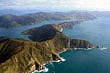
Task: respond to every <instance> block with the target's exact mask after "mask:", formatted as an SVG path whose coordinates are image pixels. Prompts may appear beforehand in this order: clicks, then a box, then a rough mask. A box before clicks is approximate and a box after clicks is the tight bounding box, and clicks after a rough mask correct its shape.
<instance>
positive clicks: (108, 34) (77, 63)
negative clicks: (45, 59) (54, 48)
mask: <svg viewBox="0 0 110 73" xmlns="http://www.w3.org/2000/svg"><path fill="white" fill-rule="evenodd" d="M63 32H64V33H65V34H66V35H67V36H69V37H71V38H73V39H82V40H88V41H89V42H91V43H93V44H94V45H102V46H103V47H106V48H107V49H105V50H101V49H97V48H96V49H91V50H72V51H67V52H65V53H62V54H61V57H63V58H65V59H66V61H65V62H63V63H52V64H48V65H47V66H46V67H47V68H49V71H48V72H47V73H110V18H107V17H101V18H97V19H95V20H90V21H86V22H83V23H81V24H77V25H75V26H74V27H73V29H64V31H63Z"/></svg>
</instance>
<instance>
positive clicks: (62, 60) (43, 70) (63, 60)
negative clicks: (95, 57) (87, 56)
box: [31, 48, 94, 73]
mask: <svg viewBox="0 0 110 73" xmlns="http://www.w3.org/2000/svg"><path fill="white" fill-rule="evenodd" d="M91 49H94V48H88V49H86V48H74V49H71V48H70V49H65V50H64V51H62V52H60V53H59V55H60V54H62V53H64V52H67V51H70V50H91ZM59 57H60V56H59ZM65 61H66V59H64V58H62V57H60V59H59V60H57V61H48V62H47V63H44V64H42V67H44V69H41V70H34V71H33V72H31V73H35V72H38V73H40V72H48V71H49V68H47V67H45V66H46V65H47V64H49V63H59V62H65Z"/></svg>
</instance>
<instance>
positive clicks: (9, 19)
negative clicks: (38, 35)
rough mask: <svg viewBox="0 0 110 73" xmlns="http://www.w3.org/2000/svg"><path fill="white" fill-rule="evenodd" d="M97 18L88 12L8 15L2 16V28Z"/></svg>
mask: <svg viewBox="0 0 110 73" xmlns="http://www.w3.org/2000/svg"><path fill="white" fill-rule="evenodd" d="M95 18H96V17H95V16H93V15H91V14H90V13H88V12H66V13H64V12H55V13H46V12H37V13H31V14H24V15H21V16H16V15H10V14H8V15H3V16H0V27H5V28H10V27H15V26H20V25H32V24H37V23H40V22H43V21H49V20H69V19H73V20H74V19H83V20H91V19H95Z"/></svg>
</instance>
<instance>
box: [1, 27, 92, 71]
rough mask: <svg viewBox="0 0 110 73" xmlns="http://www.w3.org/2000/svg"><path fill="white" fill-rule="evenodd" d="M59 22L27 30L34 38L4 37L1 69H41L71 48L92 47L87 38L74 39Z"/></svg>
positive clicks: (58, 58) (2, 40)
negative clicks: (59, 27)
mask: <svg viewBox="0 0 110 73" xmlns="http://www.w3.org/2000/svg"><path fill="white" fill-rule="evenodd" d="M56 28H57V25H45V26H42V27H38V28H33V29H30V30H27V31H25V32H23V34H29V35H30V36H29V38H30V39H31V40H33V42H30V41H26V40H23V39H10V38H6V37H1V38H0V73H29V72H32V71H33V70H35V69H37V70H41V69H43V68H44V67H43V66H42V64H44V63H49V62H50V61H53V60H60V59H61V58H60V56H59V53H60V52H62V51H64V50H66V49H68V48H71V49H75V48H92V47H93V45H92V44H91V43H89V42H87V41H84V40H76V39H70V38H68V37H67V36H66V35H65V34H63V33H62V32H60V31H59V30H57V29H56Z"/></svg>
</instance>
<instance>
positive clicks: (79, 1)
mask: <svg viewBox="0 0 110 73" xmlns="http://www.w3.org/2000/svg"><path fill="white" fill-rule="evenodd" d="M0 6H2V7H3V6H4V7H13V8H14V7H24V8H27V7H29V8H31V7H32V8H33V7H39V8H48V9H49V8H55V9H74V8H76V9H77V8H78V9H109V10H110V0H0Z"/></svg>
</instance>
